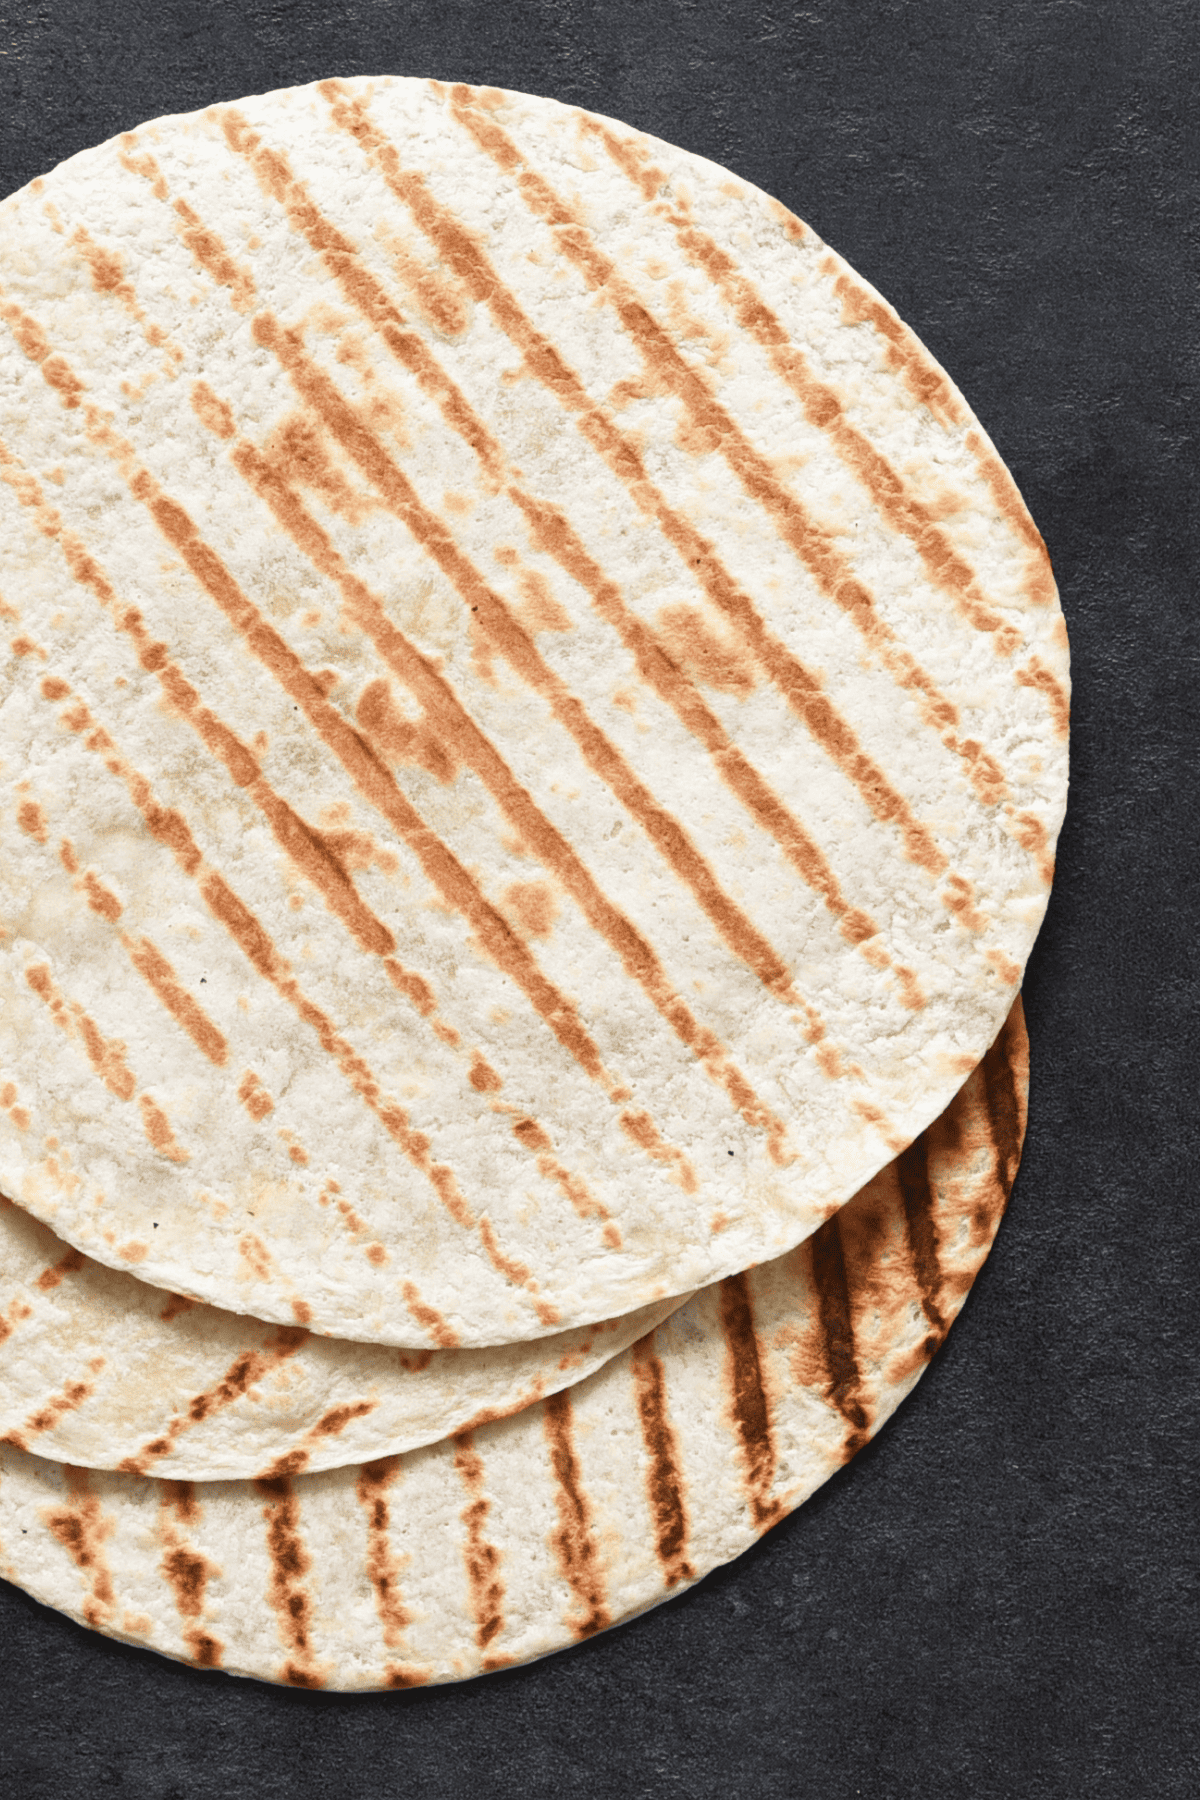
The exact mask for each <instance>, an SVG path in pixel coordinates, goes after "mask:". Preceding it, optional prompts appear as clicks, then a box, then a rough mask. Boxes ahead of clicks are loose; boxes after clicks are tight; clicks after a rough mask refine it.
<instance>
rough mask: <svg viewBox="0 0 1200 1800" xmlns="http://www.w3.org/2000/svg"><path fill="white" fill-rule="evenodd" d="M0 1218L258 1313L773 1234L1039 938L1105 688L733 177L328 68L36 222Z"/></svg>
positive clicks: (960, 1054) (909, 1102) (845, 291)
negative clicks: (1080, 737)
mask: <svg viewBox="0 0 1200 1800" xmlns="http://www.w3.org/2000/svg"><path fill="white" fill-rule="evenodd" d="M0 544H2V545H3V549H2V550H0V601H2V605H3V609H4V613H3V623H4V631H3V639H2V641H0V652H2V656H3V660H2V662H0V671H2V673H0V680H2V682H3V687H2V689H0V780H2V782H3V786H2V788H0V931H2V932H3V936H2V937H0V1102H2V1106H0V1186H3V1187H4V1188H5V1189H6V1190H7V1191H8V1192H10V1193H11V1194H12V1195H13V1197H14V1198H15V1199H16V1200H18V1201H19V1203H20V1204H21V1205H22V1206H24V1207H26V1208H27V1209H28V1210H29V1211H31V1212H33V1213H35V1214H37V1215H38V1216H39V1217H41V1218H43V1219H44V1220H46V1221H47V1222H48V1223H49V1224H51V1225H52V1226H53V1228H54V1230H55V1231H56V1232H58V1233H60V1234H61V1235H62V1236H63V1237H64V1238H66V1239H67V1240H68V1241H69V1242H70V1243H72V1244H74V1245H75V1246H77V1247H78V1248H80V1249H81V1250H84V1251H85V1252H86V1253H87V1254H89V1255H91V1256H95V1257H97V1258H99V1259H100V1260H101V1261H105V1262H108V1263H110V1264H112V1265H114V1266H117V1267H121V1266H125V1267H128V1268H132V1269H134V1270H136V1273H137V1274H138V1275H139V1276H140V1277H142V1278H144V1279H146V1280H148V1281H149V1282H151V1283H154V1284H157V1285H161V1286H165V1287H167V1288H170V1289H175V1290H179V1291H182V1292H186V1293H189V1294H193V1295H196V1296H198V1297H199V1298H201V1299H204V1300H207V1301H211V1302H212V1303H214V1304H216V1305H220V1306H224V1307H227V1308H229V1309H231V1310H234V1311H240V1312H250V1313H253V1314H255V1315H256V1316H258V1317H261V1318H263V1319H268V1320H273V1321H280V1322H283V1323H285V1324H292V1323H295V1322H297V1321H299V1322H301V1323H305V1324H311V1325H313V1326H314V1327H315V1328H316V1329H319V1330H321V1331H323V1332H326V1333H329V1334H333V1335H339V1336H344V1337H349V1338H354V1339H357V1340H367V1339H370V1340H377V1341H381V1342H387V1343H395V1344H400V1345H405V1344H408V1345H435V1346H438V1347H452V1346H456V1345H477V1344H487V1343H494V1342H498V1341H505V1340H515V1339H523V1338H529V1337H535V1336H538V1335H542V1334H545V1333H549V1332H552V1331H559V1330H564V1329H567V1328H569V1327H572V1326H575V1325H577V1324H580V1323H585V1322H587V1321H590V1320H594V1319H599V1318H605V1317H609V1316H612V1315H614V1314H617V1313H620V1312H624V1311H629V1310H632V1309H633V1308H635V1307H637V1306H639V1305H643V1304H647V1303H650V1302H652V1301H654V1300H656V1299H659V1298H662V1297H664V1296H665V1295H666V1294H668V1293H681V1292H684V1291H686V1290H688V1289H691V1288H694V1287H696V1286H697V1285H699V1284H700V1283H703V1282H710V1281H712V1280H714V1279H716V1278H719V1277H721V1276H724V1275H726V1274H728V1273H730V1272H732V1271H734V1270H737V1269H741V1268H743V1267H745V1266H747V1265H748V1264H749V1263H751V1262H755V1261H761V1260H763V1259H765V1258H768V1257H773V1256H777V1255H778V1254H780V1253H782V1252H783V1251H785V1250H786V1249H787V1248H788V1247H789V1246H791V1245H793V1244H795V1243H797V1242H798V1241H799V1240H801V1239H803V1238H804V1237H805V1236H807V1235H808V1234H809V1233H811V1232H812V1231H813V1230H815V1229H816V1227H817V1226H819V1225H820V1224H821V1222H822V1221H823V1220H824V1219H825V1218H826V1217H827V1216H828V1215H829V1214H830V1213H831V1212H832V1211H833V1210H834V1209H835V1208H836V1207H837V1206H839V1205H841V1204H842V1203H843V1202H844V1201H845V1200H846V1199H847V1198H848V1197H849V1196H850V1195H851V1194H852V1193H854V1192H855V1191H856V1189H857V1188H858V1187H859V1186H860V1185H861V1184H862V1183H863V1182H864V1181H865V1180H866V1179H867V1178H868V1177H869V1176H870V1175H871V1174H872V1173H873V1172H875V1171H876V1170H877V1169H878V1168H880V1167H881V1166H882V1165H883V1164H884V1163H885V1162H886V1161H887V1160H888V1159H889V1158H890V1157H891V1156H893V1155H894V1154H896V1153H897V1152H898V1151H899V1150H900V1149H902V1148H903V1146H904V1145H905V1144H907V1143H909V1142H910V1141H911V1140H912V1139H913V1137H914V1136H915V1135H916V1134H917V1133H918V1132H919V1131H920V1130H921V1129H922V1128H923V1127H924V1126H925V1125H926V1124H927V1123H928V1122H929V1120H930V1119H931V1118H933V1117H934V1116H935V1115H936V1114H937V1113H939V1112H940V1111H941V1109H942V1108H943V1107H944V1106H945V1105H946V1103H947V1102H948V1100H949V1098H950V1097H951V1095H952V1094H953V1092H954V1091H955V1089H956V1088H957V1087H958V1086H959V1084H960V1083H961V1082H962V1080H963V1078H964V1076H965V1074H966V1073H967V1072H968V1071H969V1070H970V1069H971V1068H973V1067H974V1066H975V1064H976V1063H977V1062H978V1060H979V1058H980V1056H981V1055H982V1053H983V1051H984V1049H985V1047H986V1046H987V1044H988V1043H989V1042H990V1041H991V1039H992V1038H993V1037H994V1035H995V1033H996V1031H997V1029H998V1028H999V1026H1000V1024H1001V1022H1002V1020H1003V1018H1004V1016H1005V1013H1006V1011H1007V1009H1008V1007H1009V1005H1010V1003H1011V1000H1012V997H1013V994H1014V992H1015V991H1016V988H1017V986H1018V984H1019V981H1020V977H1021V971H1022V967H1023V965H1024V962H1025V959H1026V956H1027V954H1028V951H1029V948H1030V945H1031V944H1032V942H1033V939H1034V936H1035V934H1036V931H1037V928H1038V925H1039V922H1040V920H1041V918H1042V914H1043V911H1044V907H1045V902H1046V896H1047V891H1048V887H1049V882H1050V876H1051V868H1052V856H1053V848H1054V843H1055V839H1056V835H1057V832H1058V828H1059V823H1060V820H1061V817H1062V812H1063V805H1064V800H1065V795H1066V769H1067V763H1066V731H1067V691H1068V689H1067V681H1068V677H1067V648H1066V636H1065V631H1064V627H1063V621H1062V616H1061V613H1060V610H1059V607H1058V602H1057V597H1056V594H1055V589H1054V583H1053V580H1052V577H1051V574H1050V570H1049V565H1048V562H1047V560H1046V556H1045V552H1044V549H1043V547H1042V544H1041V540H1040V538H1039V537H1038V535H1037V533H1036V531H1035V530H1034V528H1033V526H1032V524H1031V522H1030V520H1029V518H1028V515H1027V514H1026V512H1025V509H1024V507H1023V506H1022V504H1021V502H1020V499H1019V496H1018V495H1017V493H1016V490H1015V488H1014V487H1013V484H1012V482H1011V479H1010V478H1009V476H1008V475H1007V473H1006V471H1005V470H1004V468H1003V467H1002V465H1001V464H1000V463H999V461H998V459H997V458H996V455H995V452H994V451H993V449H992V447H991V445H990V444H989V443H988V441H987V439H986V437H985V436H984V434H983V433H982V431H981V430H980V428H979V426H978V424H977V423H976V421H975V420H974V418H973V417H972V415H971V413H970V411H969V409H968V408H967V406H966V404H965V402H964V401H963V400H962V398H961V396H960V395H959V394H958V392H957V390H956V389H955V388H954V387H953V384H952V383H951V382H950V381H949V380H948V379H947V378H946V376H945V375H944V374H943V373H942V371H941V370H940V369H939V368H938V367H937V366H936V364H934V363H933V361H932V360H931V359H930V357H929V356H928V355H927V354H926V352H925V351H924V350H923V349H922V348H921V346H920V345H919V344H917V343H916V341H915V340H914V339H913V338H912V336H911V335H910V334H909V333H908V332H907V331H906V330H905V329H904V327H903V326H902V325H901V324H900V323H899V321H898V320H897V319H896V318H895V315H894V314H893V313H892V312H891V311H890V309H889V308H888V307H887V306H886V305H885V304H884V303H883V302H882V301H881V300H880V299H879V297H878V296H877V295H876V294H875V293H874V292H873V291H872V290H871V289H869V288H867V287H866V286H865V285H864V284H863V283H862V282H860V281H859V280H858V279H857V278H856V277H855V276H854V274H853V273H852V271H851V270H849V269H848V268H847V267H846V265H845V264H844V263H843V262H841V261H840V260H839V259H838V258H837V257H836V256H835V255H834V254H833V253H832V252H831V251H829V250H828V249H826V247H825V246H824V245H823V244H822V243H821V241H820V240H819V239H818V238H817V237H816V235H815V234H814V233H813V232H812V231H810V230H809V229H808V228H807V227H805V226H804V225H802V224H800V223H799V221H797V220H796V219H794V218H793V217H792V216H791V215H790V214H788V213H787V212H786V211H785V210H784V209H783V208H782V207H780V206H779V205H778V204H777V203H776V202H774V201H772V200H770V199H769V198H767V196H765V195H764V194H762V193H760V192H759V191H758V190H756V189H754V188H752V187H750V186H748V185H747V184H746V183H745V182H742V181H739V180H737V179H736V178H735V177H733V176H732V175H730V174H729V173H728V172H727V171H724V170H721V169H718V168H716V167H714V166H713V165H711V164H709V163H707V162H705V161H703V160H702V159H700V158H698V157H695V156H691V155H688V154H687V153H686V152H683V151H680V150H675V149H672V148H670V147H669V146H667V145H664V144H659V143H657V142H654V141H652V140H650V139H646V138H641V137H638V136H637V135H636V134H631V133H630V132H629V131H628V130H627V129H625V128H624V127H619V126H616V125H614V124H612V123H611V122H610V121H607V120H604V119H600V118H596V117H594V116H592V115H589V114H585V113H581V112H579V111H576V110H573V109H571V108H567V107H563V106H560V105H558V104H556V103H553V102H550V101H546V100H535V99H529V98H527V97H524V96H521V95H516V94H499V93H495V92H492V91H490V90H489V91H477V90H469V89H463V88H447V87H443V86H441V85H440V84H438V83H435V82H419V81H408V80H378V81H366V80H362V81H351V82H327V83H323V84H321V85H319V86H315V87H307V88H301V89H295V90H289V91H286V92H282V93H276V94H270V95H267V96H265V97H261V98H258V99H253V100H247V101H245V102H244V103H242V104H240V105H236V106H221V107H214V108H212V109H210V110H209V111H207V112H204V113H198V114H194V115H190V116H187V117H179V118H172V119H166V120H161V121H159V122H158V123H156V124H153V125H149V126H147V127H145V128H144V129H142V130H140V131H138V132H135V133H129V134H126V135H125V136H124V137H122V138H119V139H116V140H114V141H113V142H111V143H109V144H106V145H104V146H102V147H101V148H99V149H97V150H93V151H88V152H85V153H84V154H82V155H80V156H76V157H74V158H72V159H71V160H70V161H69V162H67V163H65V164H63V165H62V166H61V167H60V168H59V169H57V170H55V171H54V173H53V174H51V175H49V176H47V177H46V178H45V179H44V180H40V181H37V182H34V183H33V184H31V186H29V187H28V188H26V189H24V190H22V192H21V193H19V194H17V195H16V196H14V197H13V198H11V199H10V200H8V201H6V202H5V203H4V205H3V207H2V208H0Z"/></svg>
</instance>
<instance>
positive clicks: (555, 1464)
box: [542, 1388, 612, 1638]
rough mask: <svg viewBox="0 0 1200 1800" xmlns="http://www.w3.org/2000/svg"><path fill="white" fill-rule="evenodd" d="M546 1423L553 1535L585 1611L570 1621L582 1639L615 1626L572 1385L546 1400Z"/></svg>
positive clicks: (564, 1569) (562, 1566) (561, 1565)
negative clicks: (586, 1487)
mask: <svg viewBox="0 0 1200 1800" xmlns="http://www.w3.org/2000/svg"><path fill="white" fill-rule="evenodd" d="M542 1424H543V1427H544V1430H545V1433H546V1442H547V1444H548V1446H549V1450H550V1466H551V1468H552V1469H553V1471H554V1479H555V1483H556V1489H555V1501H556V1503H557V1507H558V1529H557V1531H554V1532H552V1533H551V1535H550V1542H551V1546H552V1548H553V1550H554V1553H555V1555H556V1556H557V1558H558V1566H559V1568H560V1569H561V1570H562V1572H563V1575H564V1577H565V1578H566V1581H567V1584H568V1586H569V1587H570V1589H571V1592H572V1593H573V1594H574V1595H575V1598H576V1600H577V1601H578V1603H579V1606H580V1607H581V1608H582V1612H581V1614H579V1615H577V1616H576V1617H575V1618H574V1619H571V1620H570V1621H568V1622H569V1623H570V1626H571V1629H572V1630H573V1631H574V1633H575V1636H576V1637H577V1638H586V1637H593V1636H594V1635H595V1633H596V1632H597V1631H604V1630H605V1629H606V1628H607V1627H608V1626H609V1625H611V1624H612V1614H611V1613H610V1611H609V1607H608V1596H607V1593H606V1590H605V1582H604V1574H603V1570H602V1569H601V1565H600V1553H599V1550H598V1549H597V1547H596V1539H595V1534H594V1532H593V1530H592V1508H591V1503H590V1502H589V1500H588V1497H587V1495H586V1494H585V1493H584V1491H583V1485H582V1481H581V1475H580V1468H579V1459H578V1457H577V1456H576V1454H575V1441H574V1428H573V1420H572V1410H571V1394H570V1389H569V1388H563V1389H562V1390H561V1391H560V1392H559V1393H557V1394H551V1396H550V1398H549V1399H548V1400H543V1401H542Z"/></svg>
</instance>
